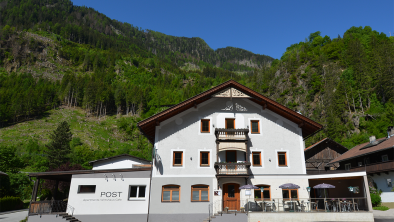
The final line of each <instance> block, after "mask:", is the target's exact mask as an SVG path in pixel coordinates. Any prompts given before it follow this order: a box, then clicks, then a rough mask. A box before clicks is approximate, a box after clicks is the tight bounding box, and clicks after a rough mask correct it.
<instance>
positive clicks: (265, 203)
mask: <svg viewBox="0 0 394 222" xmlns="http://www.w3.org/2000/svg"><path fill="white" fill-rule="evenodd" d="M267 207H268V208H269V209H271V212H272V203H268V202H264V212H267Z"/></svg>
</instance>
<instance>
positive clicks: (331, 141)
mask: <svg viewBox="0 0 394 222" xmlns="http://www.w3.org/2000/svg"><path fill="white" fill-rule="evenodd" d="M323 143H331V144H333V145H334V146H336V147H337V148H339V149H341V150H343V153H345V152H347V151H348V148H346V147H344V146H343V145H342V144H340V143H337V142H335V141H334V140H332V139H330V138H328V137H326V138H324V139H322V140H320V141H319V142H317V143H314V144H312V145H310V146H308V147H307V148H305V149H304V152H305V151H309V150H312V149H313V148H314V147H316V146H318V145H320V144H323Z"/></svg>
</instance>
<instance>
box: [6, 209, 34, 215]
mask: <svg viewBox="0 0 394 222" xmlns="http://www.w3.org/2000/svg"><path fill="white" fill-rule="evenodd" d="M28 210H29V209H21V210H11V211H4V212H0V215H3V214H11V213H17V212H22V211H28Z"/></svg>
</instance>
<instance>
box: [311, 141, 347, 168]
mask: <svg viewBox="0 0 394 222" xmlns="http://www.w3.org/2000/svg"><path fill="white" fill-rule="evenodd" d="M347 151H348V149H347V148H346V147H344V146H342V145H341V144H339V143H337V142H335V141H334V140H332V139H330V138H324V139H322V140H320V141H319V142H317V143H315V144H313V145H311V146H309V147H307V148H305V150H304V153H305V166H306V170H307V171H310V170H335V169H337V168H338V167H339V164H338V163H335V164H332V165H327V164H328V163H329V162H331V161H332V160H334V159H335V158H337V157H339V156H341V155H342V154H344V153H346V152H347Z"/></svg>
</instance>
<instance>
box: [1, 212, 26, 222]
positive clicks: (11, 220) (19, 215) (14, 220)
mask: <svg viewBox="0 0 394 222" xmlns="http://www.w3.org/2000/svg"><path fill="white" fill-rule="evenodd" d="M26 217H27V210H24V211H18V212H14V213H5V214H0V222H19V221H21V220H23V219H25V218H26Z"/></svg>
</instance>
